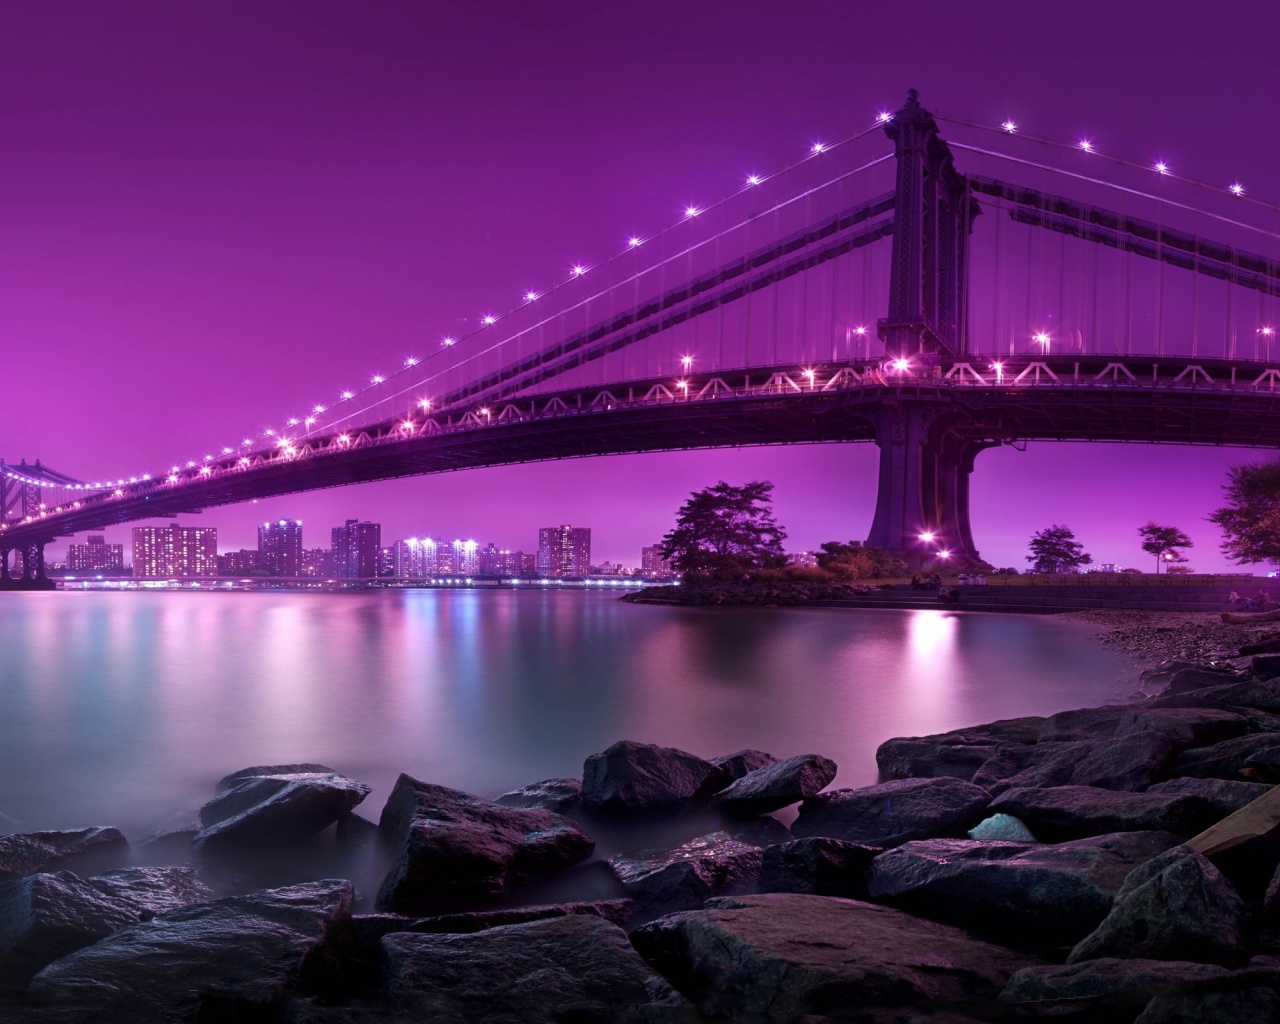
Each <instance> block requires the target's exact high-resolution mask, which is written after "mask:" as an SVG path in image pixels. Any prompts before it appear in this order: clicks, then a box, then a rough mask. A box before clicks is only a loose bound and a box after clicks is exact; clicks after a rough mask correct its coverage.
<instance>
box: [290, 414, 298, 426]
mask: <svg viewBox="0 0 1280 1024" xmlns="http://www.w3.org/2000/svg"><path fill="white" fill-rule="evenodd" d="M297 425H298V417H297V416H290V417H289V426H291V427H296V426H297Z"/></svg>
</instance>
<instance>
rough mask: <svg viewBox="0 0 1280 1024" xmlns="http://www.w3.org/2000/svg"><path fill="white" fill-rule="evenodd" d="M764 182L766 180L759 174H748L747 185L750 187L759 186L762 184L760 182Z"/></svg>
mask: <svg viewBox="0 0 1280 1024" xmlns="http://www.w3.org/2000/svg"><path fill="white" fill-rule="evenodd" d="M763 180H764V179H763V178H761V177H760V175H758V174H748V175H747V184H748V185H759V184H760V182H761V181H763Z"/></svg>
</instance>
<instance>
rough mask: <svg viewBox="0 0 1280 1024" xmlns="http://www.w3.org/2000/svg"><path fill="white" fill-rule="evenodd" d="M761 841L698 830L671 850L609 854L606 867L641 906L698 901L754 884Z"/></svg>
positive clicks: (669, 907) (685, 905) (689, 904)
mask: <svg viewBox="0 0 1280 1024" xmlns="http://www.w3.org/2000/svg"><path fill="white" fill-rule="evenodd" d="M763 858H764V850H763V849H762V847H761V846H759V845H757V844H755V843H752V842H750V841H744V840H743V839H741V838H738V837H736V836H733V835H731V834H729V833H728V832H712V833H710V834H709V835H705V836H698V837H697V838H696V839H691V840H689V841H688V842H687V843H683V844H681V845H680V846H677V847H676V848H675V849H674V850H662V851H652V852H646V853H641V854H637V855H634V856H629V857H613V858H611V859H610V860H609V867H610V868H611V869H612V870H613V873H614V875H615V876H616V877H617V879H618V881H619V882H620V883H621V884H622V889H623V892H625V893H626V894H627V896H628V897H629V898H631V899H633V900H635V901H636V902H637V903H639V904H640V905H641V906H642V907H644V908H645V910H646V912H653V911H654V910H658V909H661V910H662V911H667V910H677V909H679V910H682V909H685V908H689V907H697V906H701V905H702V903H703V901H704V900H706V899H708V898H709V897H711V896H720V895H726V894H729V893H735V892H749V891H751V890H752V889H754V888H755V885H756V879H757V877H758V875H759V873H760V865H761V862H762V860H763Z"/></svg>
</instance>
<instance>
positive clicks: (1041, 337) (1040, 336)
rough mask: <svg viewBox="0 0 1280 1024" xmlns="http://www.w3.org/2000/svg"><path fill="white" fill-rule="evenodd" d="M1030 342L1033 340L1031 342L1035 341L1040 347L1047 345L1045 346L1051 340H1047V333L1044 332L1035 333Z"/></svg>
mask: <svg viewBox="0 0 1280 1024" xmlns="http://www.w3.org/2000/svg"><path fill="white" fill-rule="evenodd" d="M1032 340H1033V341H1037V342H1039V343H1040V344H1041V345H1047V344H1049V341H1050V340H1051V339H1050V338H1049V335H1048V333H1047V332H1045V331H1037V332H1036V333H1035V334H1034V335H1033V336H1032Z"/></svg>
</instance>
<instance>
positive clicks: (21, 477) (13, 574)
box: [0, 459, 78, 590]
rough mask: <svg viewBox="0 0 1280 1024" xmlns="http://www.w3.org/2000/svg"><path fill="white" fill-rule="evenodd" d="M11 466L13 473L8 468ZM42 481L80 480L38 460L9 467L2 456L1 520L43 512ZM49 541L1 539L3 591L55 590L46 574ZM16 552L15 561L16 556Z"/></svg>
mask: <svg viewBox="0 0 1280 1024" xmlns="http://www.w3.org/2000/svg"><path fill="white" fill-rule="evenodd" d="M10 468H12V469H13V471H14V472H13V473H12V474H11V473H9V472H8V470H9V469H10ZM40 481H48V482H50V483H77V482H78V481H75V480H73V479H72V478H71V477H69V476H66V475H64V474H62V473H58V472H56V471H55V470H51V469H48V468H47V467H45V466H42V465H41V464H40V460H39V459H36V461H35V464H34V465H30V466H29V465H27V460H26V459H23V460H22V461H21V462H19V463H18V465H17V466H13V467H9V466H6V465H5V463H4V461H3V460H2V459H0V522H7V521H8V520H10V519H15V520H22V519H25V518H26V517H27V516H33V517H34V516H37V515H39V514H40V508H41V499H42V498H43V489H42V487H41V484H40ZM46 543H48V542H47V541H38V542H32V543H29V544H20V545H18V546H17V547H10V546H8V545H6V544H4V543H3V542H0V590H14V589H16V590H52V589H53V587H54V583H53V581H52V580H50V579H49V578H48V577H47V576H46V575H45V567H44V547H45V544H46ZM15 554H16V555H17V561H16V563H15V562H14V561H13V556H14V555H15Z"/></svg>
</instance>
